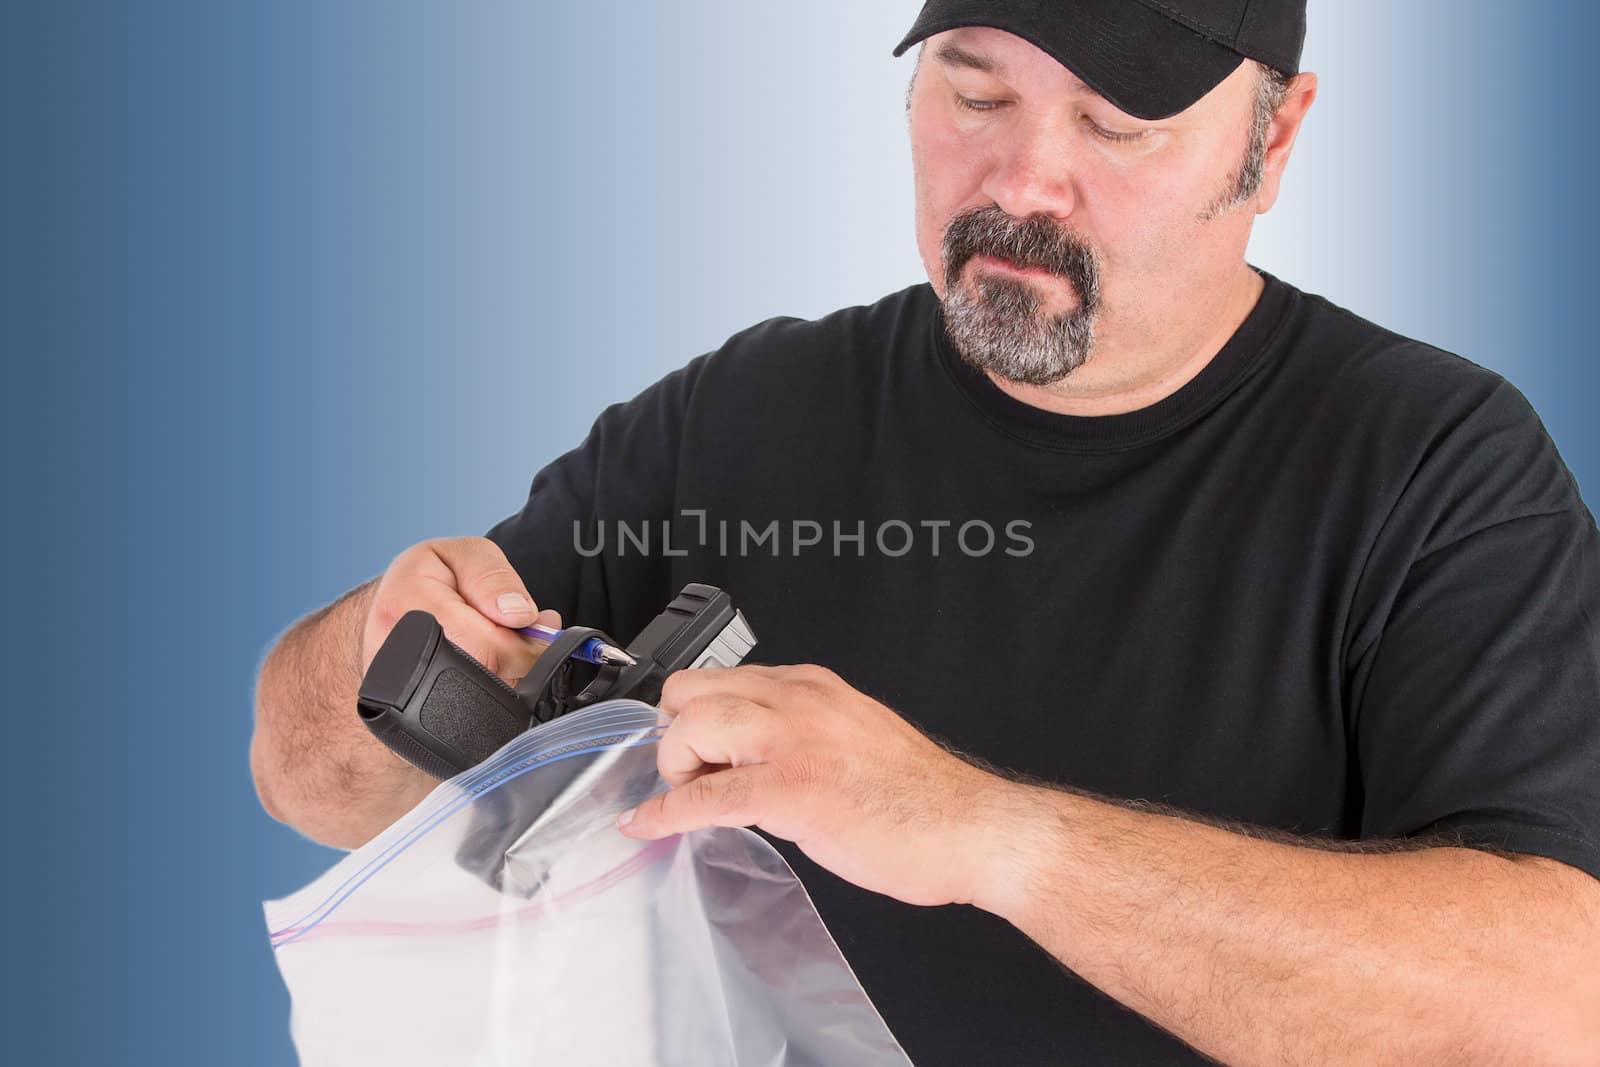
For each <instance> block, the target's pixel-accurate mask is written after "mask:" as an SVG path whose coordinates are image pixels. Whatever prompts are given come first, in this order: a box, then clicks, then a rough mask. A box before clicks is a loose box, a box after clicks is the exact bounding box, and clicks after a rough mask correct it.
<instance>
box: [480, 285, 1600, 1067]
mask: <svg viewBox="0 0 1600 1067" xmlns="http://www.w3.org/2000/svg"><path fill="white" fill-rule="evenodd" d="M489 536H490V537H491V538H492V539H493V540H495V541H496V542H497V543H498V544H500V545H501V546H502V547H503V548H504V549H505V551H506V554H507V555H508V557H509V558H510V560H511V562H512V564H513V565H514V566H515V567H516V568H517V570H518V572H519V573H520V574H521V575H522V577H523V579H524V580H525V581H526V583H527V586H528V588H529V590H530V591H531V592H532V593H533V595H534V597H535V599H536V600H537V601H538V602H539V603H540V604H541V605H542V606H546V607H554V608H557V609H559V610H560V611H561V612H562V615H563V617H564V618H565V619H566V620H568V621H569V622H581V623H584V624H587V625H594V626H599V627H601V628H603V629H606V630H607V631H608V632H610V633H611V634H612V635H613V636H615V637H618V638H620V639H622V640H624V641H626V640H629V639H631V638H632V637H633V635H634V634H635V633H636V632H637V631H638V630H639V629H640V628H641V627H642V626H643V625H644V623H645V622H647V621H648V620H649V619H650V618H651V617H653V616H654V615H655V613H656V612H658V611H659V610H660V609H661V608H662V606H664V605H665V603H666V602H667V600H668V599H670V597H671V595H672V594H673V593H674V592H675V591H676V590H677V589H678V588H679V587H680V586H682V585H683V584H685V583H687V582H690V581H703V582H710V583H712V584H714V585H717V586H720V587H722V588H725V589H727V590H728V591H729V592H730V593H732V595H733V597H734V599H735V602H736V603H737V604H738V605H739V606H740V607H741V608H742V609H743V610H744V612H745V614H746V615H747V616H748V618H749V620H750V622H751V624H752V626H753V627H754V629H755V631H756V634H757V636H758V638H759V641H760V643H759V644H758V645H757V647H756V649H755V651H754V654H753V655H752V657H751V658H752V660H753V661H756V662H762V663H807V662H810V663H820V664H824V665H826V666H828V667H831V668H833V669H834V670H836V671H837V672H838V673H839V674H840V675H842V676H843V677H844V679H845V680H846V681H847V682H849V683H851V684H852V685H854V686H855V687H856V688H858V689H860V690H862V691H864V692H866V693H868V694H870V695H871V696H873V697H876V698H878V699H880V700H882V701H884V702H885V703H886V704H888V705H889V706H890V707H892V708H894V709H896V710H897V711H899V712H900V713H901V714H902V715H904V716H906V717H907V718H908V719H910V720H911V721H913V722H915V723H917V724H918V725H920V726H921V727H923V728H924V729H926V730H928V731H930V732H932V733H934V734H936V735H938V736H940V737H942V738H944V739H946V740H948V741H949V742H951V743H952V744H954V745H955V746H957V747H958V748H960V749H962V750H964V751H966V752H969V753H973V754H975V755H977V756H981V757H982V758H984V759H986V760H988V761H990V762H991V763H993V764H996V765H998V766H1000V767H1005V768H1011V769H1013V770H1017V771H1022V772H1026V773H1028V774H1032V775H1036V776H1039V777H1042V778H1045V779H1049V780H1052V781H1057V782H1062V783H1069V784H1071V785H1073V786H1077V787H1081V788H1084V789H1089V790H1093V791H1095V792H1098V793H1102V794H1106V795H1111V796H1116V797H1124V798H1140V799H1144V800H1149V801H1155V802H1160V803H1165V804H1170V805H1174V806H1177V807H1179V808H1183V809H1186V810H1189V811H1193V812H1196V813H1202V814H1204V815H1206V816H1211V817H1218V818H1224V819H1229V820H1238V821H1241V822H1245V823H1251V824H1257V825H1261V826H1266V827H1273V828H1278V829H1282V830H1287V831H1292V832H1297V833H1302V834H1315V835H1326V836H1332V837H1339V838H1391V837H1401V836H1410V835H1417V834H1424V833H1428V834H1435V833H1443V834H1446V835H1459V839H1460V840H1461V841H1463V842H1464V843H1467V844H1474V845H1487V846H1496V847H1501V848H1505V849H1510V850H1514V851H1518V852H1525V853H1533V854H1537V855H1542V856H1549V857H1553V858H1555V859H1558V860H1562V861H1565V862H1567V863H1569V864H1573V865H1575V866H1577V867H1580V868H1583V869H1584V870H1586V871H1588V872H1590V873H1591V874H1594V875H1596V876H1597V877H1600V628H1597V627H1600V534H1597V532H1596V528H1595V523H1594V519H1593V517H1592V516H1591V514H1590V513H1589V511H1588V510H1587V509H1586V508H1585V506H1584V504H1583V502H1582V500H1581V499H1580V497H1579V494H1578V489H1577V486H1576V484H1575V482H1574V480H1573V478H1572V476H1571V474H1570V473H1569V472H1568V470H1567V468H1566V467H1565V465H1564V464H1563V463H1562V461H1561V458H1560V456H1559V455H1558V453H1557V451H1556V448H1555V447H1554V445H1553V444H1552V442H1551V441H1550V439H1549V437H1548V435H1547V434H1546V433H1545V431H1544V428H1543V427H1542V425H1541V424H1540V422H1539V420H1538V418H1537V416H1536V415H1535V414H1534V412H1533V411H1532V409H1531V408H1530V407H1529V405H1528V403H1527V401H1526V400H1525V399H1524V398H1523V397H1522V395H1521V394H1520V393H1518V392H1517V391H1516V390H1515V389H1514V388H1513V387H1511V386H1510V385H1508V384H1507V383H1506V382H1505V381H1504V380H1502V379H1501V378H1500V377H1499V376H1497V375H1496V374H1494V373H1492V372H1490V371H1488V370H1485V369H1484V368H1482V367H1479V366H1477V365H1475V364H1473V363H1470V362H1468V361H1467V360H1465V359H1462V358H1460V357H1458V356H1455V355H1451V354H1449V353H1447V352H1443V351H1440V350H1438V349H1436V348H1432V347H1429V346H1427V345H1425V344H1421V343H1419V342H1416V341H1412V340H1409V339H1406V338H1404V337H1400V336H1398V335H1396V334H1394V333H1391V332H1388V331H1386V330H1384V329H1382V328H1380V327H1377V326H1375V325H1373V324H1372V323H1370V322H1367V321H1364V320H1363V319H1361V318H1358V317H1357V316H1355V315H1353V314H1351V313H1350V312H1348V311H1345V310H1343V309H1340V308H1338V307H1336V306H1334V305H1332V304H1330V303H1329V302H1328V301H1326V300H1324V299H1322V298H1320V297H1316V296H1312V295H1309V294H1306V293H1303V292H1301V291H1299V290H1297V289H1295V288H1294V287H1292V286H1290V285H1287V284H1286V283H1284V282H1282V281H1280V280H1278V279H1276V278H1273V277H1271V276H1270V275H1268V276H1266V288H1265V290H1264V293H1263V295H1262V297H1261V299H1260V300H1259V302H1258V303H1257V305H1256V307H1255V308H1254V309H1253V311H1252V312H1251V314H1250V315H1249V317H1248V319H1247V320H1246V321H1245V322H1244V324H1243V325H1242V326H1241V327H1240V328H1239V330H1238V331H1237V332H1236V333H1235V335H1234V336H1233V338H1232V339H1231V340H1230V341H1229V342H1228V343H1227V345H1226V346H1224V348H1223V349H1222V350H1221V351H1220V352H1219V353H1218V354H1217V356H1216V357H1215V358H1214V359H1213V360H1212V361H1211V362H1210V363H1209V364H1208V365H1207V366H1206V367H1205V368H1204V369H1203V370H1202V371H1201V372H1200V373H1199V374H1198V375H1197V376H1196V377H1195V378H1194V379H1192V380H1191V381H1190V382H1189V383H1188V384H1186V385H1185V386H1183V387H1182V388H1181V389H1179V390H1178V391H1177V392H1176V393H1174V394H1172V395H1171V396H1169V397H1167V398H1166V399H1164V400H1162V401H1160V402H1158V403H1156V404H1153V405H1151V406H1149V407H1147V408H1144V409H1141V410H1138V411H1134V412H1129V413H1127V414H1122V415H1109V416H1103V417H1081V416H1066V415H1056V414H1052V413H1048V412H1045V411H1043V410H1040V409H1037V408H1033V407H1030V406H1028V405H1026V404H1023V403H1021V402H1019V401H1017V400H1015V399H1013V398H1011V397H1009V396H1007V395H1006V394H1005V393H1003V392H1001V391H1000V390H999V389H997V388H996V387H995V386H994V385H993V384H992V383H991V382H990V381H989V380H988V379H987V378H985V377H984V376H983V375H982V374H981V373H979V372H977V371H975V370H973V369H971V368H970V367H968V366H967V365H965V364H964V363H962V362H961V360H960V359H959V358H958V357H957V356H956V354H955V353H954V351H953V350H952V348H951V346H950V342H949V339H948V338H947V336H946V335H945V333H944V329H943V324H942V318H941V312H940V308H939V304H938V300H937V297H936V296H935V294H934V292H933V290H932V288H931V287H930V286H928V285H926V284H922V285H915V286H912V287H910V288H908V289H905V290H902V291H901V292H898V293H895V294H893V295H890V296H887V297H885V298H884V299H882V300H880V301H878V302H877V303H875V304H872V305H871V306H866V307H853V308H847V309H844V310H841V311H838V312H835V313H834V314H831V315H828V316H826V317H825V318H822V319H818V320H816V321H801V320H798V319H792V318H780V319H773V320H770V321H767V322H764V323H761V324H759V325H757V326H754V327H752V328H750V329H748V330H745V331H743V332H741V333H739V334H737V335H735V336H734V337H732V338H731V339H729V340H728V342H727V343H726V344H724V345H723V346H722V347H721V348H720V349H718V350H716V351H715V352H712V353H708V354H707V355H704V356H701V357H700V358H698V359H695V360H694V361H693V362H691V363H690V364H688V365H687V366H686V367H684V368H682V369H681V370H679V371H676V372H674V373H673V374H670V375H668V376H667V377H666V378H664V379H663V380H662V381H660V382H659V383H657V384H656V385H654V386H652V387H651V388H649V389H648V390H646V391H645V392H644V393H642V394H641V395H640V396H639V397H637V398H635V399H634V400H633V401H631V402H629V403H627V404H620V405H617V406H614V407H612V408H609V409H608V410H607V411H606V412H605V413H603V414H602V415H601V416H600V418H599V420H598V421H597V422H596V423H595V426H594V429H593V431H592V432H591V434H590V435H589V437H588V439H587V440H586V441H585V442H584V443H583V445H582V446H581V447H580V448H578V449H576V450H575V451H573V452H570V453H568V454H567V455H565V456H563V457H561V458H560V459H558V460H556V461H555V462H554V463H552V464H551V465H550V466H548V467H546V468H545V469H544V470H543V471H541V472H540V473H539V474H538V475H537V477H536V478H535V479H534V482H533V487H532V491H531V493H530V495H529V498H528V501H527V504H526V506H525V507H524V508H523V509H522V510H521V512H519V513H518V514H516V515H514V516H511V517H510V518H507V519H506V520H505V521H503V522H501V523H500V524H498V525H497V526H496V527H495V528H494V529H493V530H492V531H491V532H490V534H489ZM602 546H603V547H602ZM783 851H784V854H785V856H786V857H787V858H788V859H789V860H790V862H791V863H792V864H793V865H794V866H795V869H796V870H797V871H798V872H799V874H800V877H801V879H802V880H803V881H804V883H805V885H806V887H807V888H808V889H809V890H810V892H811V894H812V896H813V898H814V900H815V901H816V904H817V907H818V910H819V911H820V912H821V914H822V917H823V919H824V920H825V921H826V923H827V924H828V927H829V928H830V930H832V932H833V934H834V936H835V937H836V938H837V939H838V942H839V944H840V946H841V948H842V949H843V950H844V953H845V955H846V956H847V957H848V959H849V960H850V962H851V964H852V965H853V966H854V967H855V969H856V972H857V974H858V975H859V977H860V979H861V981H862V983H863V985H864V986H865V987H866V989H867V992H868V993H869V994H870V995H871V996H872V997H873V999H874V1000H875V1002H876V1003H877V1005H878V1006H879V1008H880V1009H881V1010H882V1012H883V1014H884V1016H885V1018H886V1019H887V1021H888V1023H889V1026H890V1027H891V1029H893V1031H894V1032H895V1034H896V1036H897V1037H899V1039H900V1040H901V1041H902V1043H903V1044H904V1045H905V1047H906V1050H907V1052H908V1053H909V1054H910V1055H911V1057H912V1059H913V1061H915V1062H916V1063H918V1064H919V1065H922V1067H929V1065H935V1064H972V1063H1007V1064H1024V1063H1140V1064H1157V1063H1192V1062H1199V1061H1200V1058H1199V1057H1198V1056H1197V1055H1196V1054H1195V1053H1194V1052H1192V1051H1190V1050H1189V1049H1187V1047H1186V1046H1184V1045H1182V1044H1181V1043H1180V1042H1178V1041H1176V1040H1175V1039H1173V1038H1171V1037H1170V1036H1168V1035H1166V1034H1165V1033H1163V1032H1162V1031H1160V1030H1159V1029H1157V1028H1156V1027H1155V1026H1153V1025H1151V1024H1150V1023H1148V1022H1146V1021H1145V1020H1144V1019H1142V1018H1141V1017H1139V1016H1138V1015H1136V1014H1134V1013H1132V1012H1131V1011H1128V1010H1127V1009H1124V1008H1122V1007H1121V1006H1120V1005H1118V1004H1116V1003H1115V1002H1114V1001H1112V1000H1111V999H1110V998H1109V997H1106V996H1105V995H1103V994H1101V993H1100V992H1098V991H1097V990H1095V989H1093V988H1092V987H1090V986H1089V985H1087V984H1086V983H1084V982H1082V981H1080V980H1079V979H1077V978H1076V977H1074V976H1072V975H1071V974H1069V973H1068V972H1066V971H1065V970H1064V969H1063V968H1060V967H1059V966H1058V965H1057V964H1056V963H1055V962H1054V961H1053V960H1052V959H1050V958H1049V957H1048V956H1047V955H1046V954H1045V953H1044V952H1043V950H1041V949H1039V948H1038V947H1037V946H1035V945H1034V944H1032V943H1031V942H1029V941H1028V940H1027V939H1026V938H1024V937H1023V936H1022V935H1021V934H1020V933H1018V932H1017V931H1016V930H1015V929H1013V928H1012V927H1010V926H1009V925H1008V924H1007V923H1005V922H1003V921H1001V920H1000V919H998V918H995V917H994V916H991V915H989V914H986V913H984V912H981V911H978V910H977V909H974V908H971V907H957V906H951V907H943V908H916V907H910V906H907V905H904V904H900V903H897V902H895V901H893V900H890V899H888V898H885V897H881V896H876V895H874V894H870V893H867V892H864V891H861V890H858V889H856V888H854V887H852V886H850V885H848V884H847V883H844V882H842V881H840V880H839V879H837V878H834V877H833V876H832V875H830V874H828V873H827V872H825V871H822V870H820V869H819V868H817V867H816V866H815V865H814V864H812V863H810V862H809V861H807V860H806V859H805V857H804V856H802V855H800V854H799V853H798V852H797V850H795V849H793V848H792V847H788V846H784V848H783Z"/></svg>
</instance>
